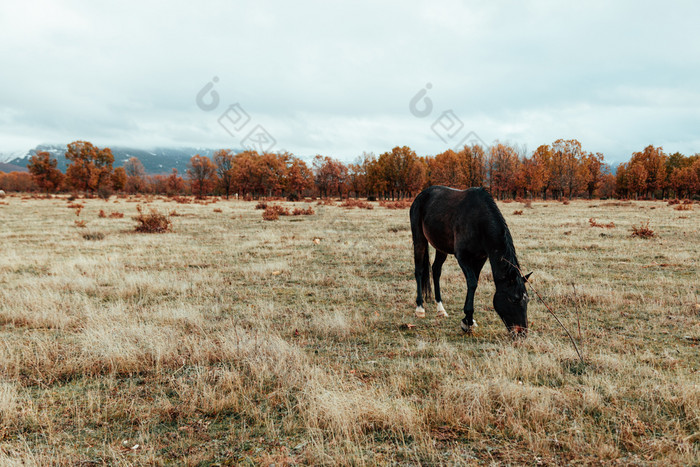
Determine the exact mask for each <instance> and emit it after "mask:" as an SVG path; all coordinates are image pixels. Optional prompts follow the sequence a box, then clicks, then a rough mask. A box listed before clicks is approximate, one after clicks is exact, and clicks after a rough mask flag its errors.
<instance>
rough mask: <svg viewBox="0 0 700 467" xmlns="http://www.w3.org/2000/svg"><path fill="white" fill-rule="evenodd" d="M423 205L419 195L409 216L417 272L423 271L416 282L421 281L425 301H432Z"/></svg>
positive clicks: (428, 251) (428, 250)
mask: <svg viewBox="0 0 700 467" xmlns="http://www.w3.org/2000/svg"><path fill="white" fill-rule="evenodd" d="M421 203H422V197H421V195H418V196H417V197H416V199H415V200H414V201H413V204H412V205H411V209H410V211H409V214H410V216H411V234H412V236H413V254H414V262H415V266H416V271H419V270H420V271H421V274H420V278H418V277H416V280H420V287H421V293H422V296H423V300H430V299H431V298H432V292H431V287H430V249H429V248H428V238H427V237H426V236H425V234H424V233H423V215H422V212H421V211H422V209H421ZM416 276H417V274H416Z"/></svg>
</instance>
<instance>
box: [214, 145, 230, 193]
mask: <svg viewBox="0 0 700 467" xmlns="http://www.w3.org/2000/svg"><path fill="white" fill-rule="evenodd" d="M214 163H215V164H216V175H217V176H218V178H219V187H220V188H221V190H222V191H223V192H224V193H225V194H226V199H228V198H229V196H230V194H231V192H232V190H233V154H232V152H231V150H230V149H220V150H218V151H216V152H215V153H214Z"/></svg>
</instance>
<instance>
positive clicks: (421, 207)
mask: <svg viewBox="0 0 700 467" xmlns="http://www.w3.org/2000/svg"><path fill="white" fill-rule="evenodd" d="M410 215H411V233H412V235H413V253H414V261H415V266H416V270H415V273H416V288H417V298H416V305H417V307H416V316H417V317H419V318H423V317H425V309H424V308H423V300H424V299H429V298H430V255H429V252H428V243H430V244H431V245H432V246H433V247H435V250H436V251H435V262H434V264H433V268H432V269H433V271H432V272H433V281H434V282H435V301H436V302H437V315H438V316H447V312H446V311H445V308H444V307H443V305H442V297H441V296H440V274H441V272H442V265H443V263H444V262H445V259H446V258H447V255H448V254H449V255H455V257H456V258H457V262H458V263H459V266H460V267H461V268H462V272H463V273H464V276H465V277H466V278H467V299H466V301H465V303H464V319H462V322H461V328H462V330H463V331H464V332H469V331H471V329H472V326H476V323H475V322H474V292H475V291H476V287H477V284H478V281H479V273H480V272H481V268H482V267H483V266H484V263H485V262H486V259H487V258H488V259H489V261H490V262H491V271H492V273H493V280H494V282H495V284H496V293H495V294H494V296H493V307H494V308H495V309H496V312H497V313H498V315H499V316H500V317H501V320H502V321H503V324H505V325H506V328H508V330H509V331H511V332H512V333H513V334H519V333H521V332H522V333H523V334H524V333H525V332H526V331H527V302H528V300H529V298H528V296H527V291H526V290H525V282H527V278H528V277H530V274H528V275H527V276H522V275H521V274H520V269H519V268H520V266H519V265H518V258H517V257H516V256H515V247H514V246H513V239H512V238H511V236H510V231H509V230H508V226H507V225H506V221H505V219H503V215H502V214H501V211H499V210H498V207H497V206H496V202H495V201H494V200H493V198H492V197H491V195H490V194H489V193H488V192H487V191H486V190H484V189H483V188H469V189H468V190H455V189H453V188H448V187H444V186H431V187H430V188H426V189H425V190H423V191H422V192H421V193H420V194H419V195H418V196H417V197H416V199H415V200H414V201H413V204H412V205H411V211H410Z"/></svg>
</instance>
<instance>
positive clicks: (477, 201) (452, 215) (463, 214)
mask: <svg viewBox="0 0 700 467" xmlns="http://www.w3.org/2000/svg"><path fill="white" fill-rule="evenodd" d="M489 196H490V195H489V194H488V192H487V191H486V190H484V189H483V188H481V187H479V188H468V189H466V190H457V189H454V188H449V187H445V186H431V187H429V188H426V189H425V190H423V191H422V192H421V193H420V194H419V195H418V196H416V199H415V201H414V202H413V205H412V206H411V225H412V230H413V232H414V236H415V235H417V234H418V233H419V232H417V230H418V229H420V230H422V233H423V234H424V235H425V237H427V239H428V242H430V244H431V245H432V246H433V247H435V248H436V249H437V250H440V251H442V252H443V253H447V254H455V247H456V243H457V242H458V241H460V240H462V239H464V238H465V237H466V238H467V239H468V238H471V237H474V236H475V235H476V234H477V230H478V222H479V221H480V218H481V217H483V215H482V214H480V213H481V212H482V211H483V209H482V207H483V206H484V201H485V200H486V199H487V198H488V197H489Z"/></svg>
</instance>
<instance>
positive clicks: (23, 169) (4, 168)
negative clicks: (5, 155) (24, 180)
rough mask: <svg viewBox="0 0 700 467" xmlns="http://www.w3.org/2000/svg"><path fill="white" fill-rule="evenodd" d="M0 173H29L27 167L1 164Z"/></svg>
mask: <svg viewBox="0 0 700 467" xmlns="http://www.w3.org/2000/svg"><path fill="white" fill-rule="evenodd" d="M0 172H27V167H22V166H19V165H13V164H5V163H4V162H0Z"/></svg>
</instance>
